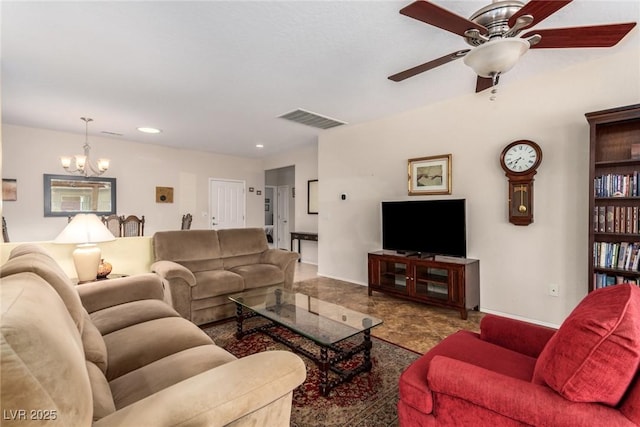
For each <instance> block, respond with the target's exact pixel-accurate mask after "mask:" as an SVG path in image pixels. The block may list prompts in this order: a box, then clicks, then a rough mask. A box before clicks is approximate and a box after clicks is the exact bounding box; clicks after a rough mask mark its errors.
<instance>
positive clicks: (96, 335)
mask: <svg viewBox="0 0 640 427" xmlns="http://www.w3.org/2000/svg"><path fill="white" fill-rule="evenodd" d="M82 347H83V348H84V357H85V359H86V360H88V361H89V362H92V363H94V364H95V365H96V366H97V367H98V368H100V370H101V371H102V373H103V374H104V373H106V372H107V346H106V345H105V343H104V339H102V335H101V334H100V331H98V328H96V327H95V325H94V324H93V323H92V322H91V318H90V317H89V314H88V313H87V312H86V311H85V321H84V328H83V329H82Z"/></svg>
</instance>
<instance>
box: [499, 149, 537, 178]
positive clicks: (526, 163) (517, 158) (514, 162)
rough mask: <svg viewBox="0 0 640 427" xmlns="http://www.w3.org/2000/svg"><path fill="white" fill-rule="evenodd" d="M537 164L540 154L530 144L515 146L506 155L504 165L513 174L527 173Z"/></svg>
mask: <svg viewBox="0 0 640 427" xmlns="http://www.w3.org/2000/svg"><path fill="white" fill-rule="evenodd" d="M537 164H538V152H537V151H536V150H535V148H533V147H532V146H531V145H529V144H525V143H519V144H515V145H514V146H513V147H511V148H509V149H508V150H507V151H506V152H505V153H504V165H505V167H506V168H507V169H509V170H510V171H512V172H527V171H528V170H530V169H532V168H534V167H536V166H537Z"/></svg>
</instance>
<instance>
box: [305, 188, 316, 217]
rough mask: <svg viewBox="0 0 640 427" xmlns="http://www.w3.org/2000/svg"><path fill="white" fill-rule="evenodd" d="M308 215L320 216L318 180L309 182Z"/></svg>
mask: <svg viewBox="0 0 640 427" xmlns="http://www.w3.org/2000/svg"><path fill="white" fill-rule="evenodd" d="M307 213H308V214H309V215H317V214H318V180H317V179H312V180H311V181H307Z"/></svg>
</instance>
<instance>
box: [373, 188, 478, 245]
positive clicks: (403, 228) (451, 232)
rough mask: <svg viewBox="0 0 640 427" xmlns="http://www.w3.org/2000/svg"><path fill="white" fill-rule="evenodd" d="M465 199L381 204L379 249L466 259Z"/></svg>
mask: <svg viewBox="0 0 640 427" xmlns="http://www.w3.org/2000/svg"><path fill="white" fill-rule="evenodd" d="M466 236H467V232H466V216H465V199H445V200H417V201H401V202H382V247H383V249H388V250H394V251H397V252H401V253H407V252H418V253H420V254H432V255H450V256H460V257H466V256H467V237H466Z"/></svg>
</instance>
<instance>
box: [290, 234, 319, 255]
mask: <svg viewBox="0 0 640 427" xmlns="http://www.w3.org/2000/svg"><path fill="white" fill-rule="evenodd" d="M294 240H297V241H298V254H299V255H300V256H299V257H298V262H300V261H301V260H302V252H301V251H300V241H301V240H310V241H314V242H317V241H318V233H307V232H304V231H293V232H291V252H293V241H294Z"/></svg>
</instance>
